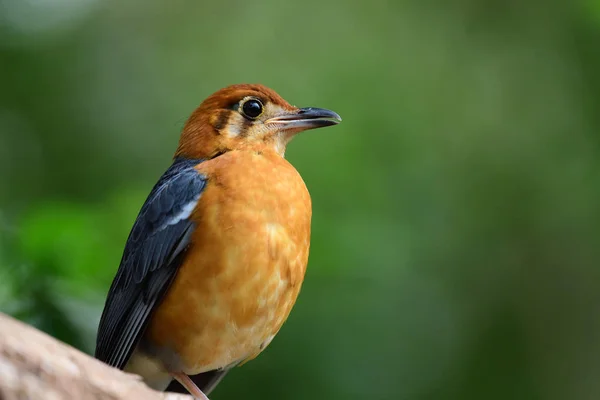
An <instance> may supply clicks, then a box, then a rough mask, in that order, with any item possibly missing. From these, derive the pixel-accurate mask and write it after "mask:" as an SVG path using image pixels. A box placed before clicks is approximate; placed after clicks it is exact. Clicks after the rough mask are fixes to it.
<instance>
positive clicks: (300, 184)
mask: <svg viewBox="0 0 600 400" xmlns="http://www.w3.org/2000/svg"><path fill="white" fill-rule="evenodd" d="M340 121H341V118H340V116H339V115H338V114H336V113H335V112H333V111H329V110H326V109H322V108H297V107H294V106H292V105H290V104H289V103H288V102H286V101H285V100H284V99H283V98H281V97H280V96H279V95H278V94H277V93H275V92H274V91H273V90H271V89H269V88H267V87H265V86H262V85H247V84H243V85H233V86H229V87H227V88H224V89H221V90H219V91H218V92H216V93H215V94H213V95H211V96H210V97H208V98H207V99H206V100H204V102H203V103H202V104H201V105H200V106H199V107H198V108H197V109H196V110H195V111H194V112H193V113H192V115H191V116H190V118H189V119H188V121H187V122H186V124H185V126H184V128H183V131H182V133H181V138H180V141H179V146H178V147H177V151H176V152H175V157H174V159H173V163H172V165H171V166H170V167H169V168H168V169H167V170H166V171H165V173H164V174H163V175H162V176H161V178H160V179H159V181H158V183H157V184H156V185H155V186H154V188H153V189H152V191H151V192H150V195H149V196H148V198H147V199H146V202H145V203H144V205H143V206H142V208H141V211H140V212H139V214H138V216H137V219H136V221H135V223H134V225H133V228H132V229H131V232H130V234H129V238H128V239H127V242H126V244H125V251H124V253H123V257H122V259H121V263H120V265H119V269H118V271H117V274H116V277H115V279H114V281H113V283H112V285H111V287H110V290H109V292H108V298H107V300H106V304H105V307H104V311H103V313H102V317H101V320H100V326H99V328H98V338H97V344H96V354H95V355H96V357H97V358H98V359H100V360H102V361H103V362H105V363H107V364H109V365H111V366H114V367H116V368H120V369H123V370H125V371H127V372H132V373H135V374H138V375H141V376H142V378H143V379H144V381H145V382H146V383H147V384H148V385H149V386H150V387H152V388H154V389H157V390H165V389H167V388H168V389H169V390H171V389H172V390H175V391H183V388H185V390H187V391H188V392H190V393H191V394H192V395H193V396H194V397H196V398H199V399H206V395H207V394H209V393H210V391H211V390H212V389H213V388H214V387H215V386H216V385H217V383H218V382H219V381H220V380H221V379H222V378H223V376H224V375H225V374H226V373H227V371H228V370H229V369H231V368H232V367H234V366H236V365H239V364H241V363H244V362H245V361H248V360H251V359H252V358H254V357H256V356H257V355H258V354H259V353H260V352H261V351H262V350H264V349H265V347H267V346H268V345H269V343H270V342H271V340H272V339H273V337H274V336H275V334H276V333H277V332H278V331H279V329H280V328H281V326H282V324H283V323H284V322H285V320H286V319H287V317H288V315H289V313H290V311H291V308H292V306H293V305H294V303H295V301H296V298H297V296H298V293H299V291H300V286H301V285H302V281H303V279H304V273H305V270H306V265H307V262H308V250H309V244H310V228H311V214H312V209H311V199H310V195H309V193H308V190H307V189H306V186H305V184H304V181H303V180H302V178H301V177H300V175H299V174H298V172H297V171H296V170H295V169H294V167H293V166H292V165H291V164H290V163H289V162H288V161H286V160H285V158H284V153H285V149H286V146H287V144H288V143H289V142H290V140H291V139H292V138H293V137H294V136H295V135H296V134H297V133H298V132H301V131H304V130H307V129H313V128H321V127H325V126H330V125H335V124H337V123H339V122H340ZM174 379H175V380H174Z"/></svg>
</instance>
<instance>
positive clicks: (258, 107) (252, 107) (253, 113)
mask: <svg viewBox="0 0 600 400" xmlns="http://www.w3.org/2000/svg"><path fill="white" fill-rule="evenodd" d="M240 111H241V112H242V114H243V115H244V116H245V117H247V118H250V119H256V118H258V117H260V115H261V114H262V112H263V105H262V103H261V102H260V101H258V100H257V99H249V100H247V101H245V102H243V103H242V106H241V107H240Z"/></svg>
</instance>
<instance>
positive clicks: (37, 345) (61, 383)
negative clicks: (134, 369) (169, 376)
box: [0, 313, 191, 400]
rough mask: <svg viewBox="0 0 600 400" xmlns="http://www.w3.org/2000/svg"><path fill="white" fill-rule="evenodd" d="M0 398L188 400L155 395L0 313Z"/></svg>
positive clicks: (136, 381)
mask: <svg viewBox="0 0 600 400" xmlns="http://www.w3.org/2000/svg"><path fill="white" fill-rule="evenodd" d="M0 399H3V400H17V399H32V400H36V399H48V400H62V399H65V400H71V399H81V400H85V399H96V400H100V399H110V400H120V399H127V400H136V399H139V400H189V399H191V397H190V396H184V395H178V394H172V393H169V394H167V393H160V392H156V391H154V390H152V389H150V388H148V387H147V386H146V385H144V384H143V383H142V381H141V378H140V377H138V376H136V375H132V374H127V373H124V372H122V371H119V370H117V369H115V368H111V367H109V366H108V365H106V364H104V363H102V362H100V361H98V360H96V359H94V358H92V357H90V356H88V355H86V354H84V353H82V352H80V351H79V350H76V349H74V348H72V347H70V346H68V345H66V344H64V343H61V342H59V341H57V340H56V339H54V338H52V337H50V336H48V335H46V334H45V333H43V332H40V331H38V330H37V329H35V328H33V327H31V326H28V325H26V324H24V323H22V322H19V321H17V320H15V319H13V318H11V317H8V316H6V315H4V314H2V313H0Z"/></svg>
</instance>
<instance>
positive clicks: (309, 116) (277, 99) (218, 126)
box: [175, 84, 342, 159]
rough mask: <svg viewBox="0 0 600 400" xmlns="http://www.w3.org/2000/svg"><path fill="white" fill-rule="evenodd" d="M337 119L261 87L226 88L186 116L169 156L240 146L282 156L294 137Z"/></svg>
mask: <svg viewBox="0 0 600 400" xmlns="http://www.w3.org/2000/svg"><path fill="white" fill-rule="evenodd" d="M341 120H342V119H341V118H340V116H339V115H338V114H336V113H335V112H333V111H330V110H325V109H322V108H298V107H294V106H292V105H290V104H289V103H288V102H287V101H285V100H284V99H283V98H281V96H279V95H278V94H277V93H275V91H273V90H271V89H269V88H267V87H265V86H263V85H248V84H242V85H232V86H228V87H226V88H224V89H221V90H219V91H218V92H216V93H214V94H213V95H211V96H209V97H208V98H207V99H206V100H204V101H203V102H202V104H200V106H199V107H198V108H197V109H196V110H195V111H194V112H193V113H192V115H191V116H190V118H189V119H188V121H187V122H186V124H185V126H184V128H183V132H182V133H181V139H180V140H179V147H178V148H177V152H176V153H175V156H176V157H177V156H182V157H186V158H204V159H206V158H212V157H214V156H216V155H218V154H222V153H224V152H227V151H230V150H237V149H244V148H251V149H264V148H271V149H273V150H274V151H276V152H277V153H279V154H280V155H281V156H283V155H284V153H285V147H286V145H287V144H288V143H289V141H290V140H291V139H292V137H294V135H295V134H296V133H298V132H301V131H304V130H307V129H313V128H320V127H324V126H330V125H335V124H337V123H339V122H340V121H341Z"/></svg>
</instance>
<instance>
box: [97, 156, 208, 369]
mask: <svg viewBox="0 0 600 400" xmlns="http://www.w3.org/2000/svg"><path fill="white" fill-rule="evenodd" d="M200 162H201V160H188V159H178V160H175V161H174V162H173V164H172V165H171V167H169V169H168V170H167V171H166V172H165V173H164V174H163V175H162V177H161V178H160V180H159V181H158V183H157V184H156V185H155V186H154V188H153V189H152V191H151V192H150V195H149V196H148V198H147V199H146V202H145V203H144V205H143V206H142V209H141V210H140V213H139V214H138V217H137V219H136V221H135V223H134V225H133V228H132V230H131V233H130V234H129V238H128V239H127V243H126V245H125V251H124V253H123V257H122V259H121V264H120V265H119V269H118V271H117V275H116V277H115V279H114V280H113V283H112V285H111V287H110V289H109V291H108V297H107V299H106V303H105V306H104V311H103V312H102V317H101V318H100V324H99V327H98V336H97V339H96V352H95V356H96V358H98V359H99V360H101V361H103V362H105V363H107V364H109V365H111V366H113V367H116V368H119V369H123V368H124V367H125V365H126V364H127V361H128V360H129V358H130V357H131V354H132V352H133V350H134V349H135V346H136V345H137V343H138V342H139V340H140V339H141V337H142V335H143V333H144V330H145V328H146V326H147V323H148V322H149V319H150V316H151V314H152V312H153V311H154V309H155V307H156V306H157V305H158V303H159V302H160V301H161V299H162V297H163V295H164V294H165V292H166V290H167V289H168V288H169V285H170V284H171V282H172V281H173V278H174V277H175V275H176V274H177V270H178V268H179V266H180V265H181V263H182V261H183V258H184V257H185V252H186V249H187V247H188V245H189V242H190V236H191V234H192V233H193V231H194V229H195V224H194V222H193V221H192V220H191V219H190V214H191V212H192V211H193V209H194V208H195V206H196V204H197V202H198V200H199V198H200V196H201V194H202V192H203V190H204V187H205V185H206V178H205V177H204V176H202V175H200V174H199V173H198V172H197V171H196V170H195V169H194V167H195V166H196V165H198V164H199V163H200Z"/></svg>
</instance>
